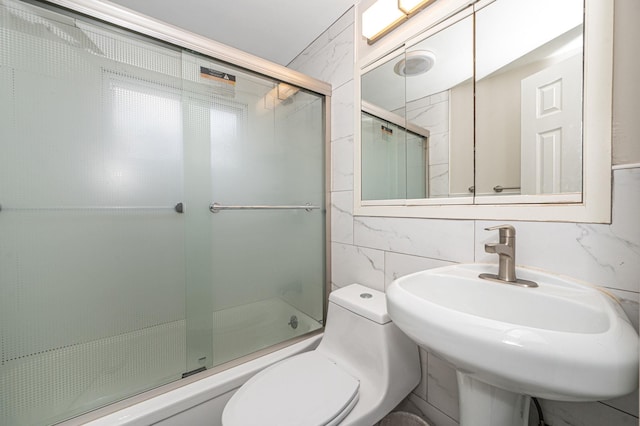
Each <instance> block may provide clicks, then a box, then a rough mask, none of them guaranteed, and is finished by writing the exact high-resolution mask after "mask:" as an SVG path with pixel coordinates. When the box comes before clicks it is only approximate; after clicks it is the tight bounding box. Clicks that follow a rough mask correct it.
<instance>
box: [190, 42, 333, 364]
mask: <svg viewBox="0 0 640 426" xmlns="http://www.w3.org/2000/svg"><path fill="white" fill-rule="evenodd" d="M212 74H213V75H217V76H226V77H227V78H228V79H227V80H225V79H224V78H217V79H216V78H214V79H212V78H211V75H212ZM184 75H185V79H188V78H189V77H188V76H190V75H194V76H196V77H197V79H198V80H199V84H200V85H208V86H209V91H210V93H211V96H209V97H205V98H199V99H198V100H197V101H195V100H192V101H190V105H191V108H192V111H193V112H194V114H193V116H194V117H196V116H198V117H199V118H198V119H199V120H201V121H202V120H204V119H205V118H208V120H209V123H210V126H209V129H208V133H207V134H206V135H205V134H203V133H200V134H199V135H198V139H199V140H200V142H199V143H198V144H197V145H194V147H195V148H194V149H196V150H199V151H200V152H201V156H194V158H199V159H200V161H202V156H203V155H208V158H209V159H210V169H209V170H207V172H208V173H209V175H208V181H207V182H206V183H205V182H202V181H200V180H199V183H198V185H199V188H200V189H199V191H202V192H205V191H209V193H208V200H209V203H210V204H213V203H215V206H214V208H213V209H212V210H213V212H212V211H207V212H206V214H207V215H208V216H207V217H206V219H205V218H202V217H201V218H199V219H198V220H200V221H202V223H201V226H198V228H199V229H207V231H206V233H207V234H206V235H207V237H208V238H210V248H211V258H210V262H209V263H208V264H207V267H208V268H209V270H208V271H205V270H203V271H202V276H203V277H204V276H207V275H209V276H210V277H211V281H210V282H207V283H201V284H196V285H195V286H191V285H190V286H189V288H188V291H189V292H191V291H194V289H196V288H198V289H199V290H197V291H198V292H199V294H200V296H202V295H204V297H205V298H208V297H211V299H207V301H203V300H202V298H201V297H200V298H198V297H195V296H194V297H193V299H191V297H190V296H189V295H187V299H188V300H191V301H192V303H191V304H189V303H188V305H187V322H188V328H189V329H191V328H190V326H189V319H190V318H193V321H194V323H198V324H200V326H194V327H193V333H191V334H189V335H190V336H191V335H192V336H197V335H198V329H200V330H202V329H203V326H204V324H206V322H207V317H206V314H208V315H209V316H210V317H209V318H210V320H211V321H212V327H213V332H212V334H211V339H212V341H211V344H212V348H213V353H212V360H211V361H209V360H208V359H207V361H204V360H203V357H205V356H207V357H208V355H207V354H206V353H205V351H206V347H207V345H208V344H209V343H208V342H209V337H208V336H202V335H201V336H200V340H198V341H195V340H194V341H190V342H189V343H188V347H189V348H190V350H193V351H194V352H193V355H189V360H190V361H189V362H190V367H193V368H197V367H198V365H197V364H192V360H193V359H196V358H197V359H200V360H201V363H202V365H206V366H207V367H208V366H211V365H218V364H221V363H224V362H226V361H229V360H231V359H234V358H238V357H240V356H244V355H247V354H249V353H252V352H255V351H257V350H259V349H262V348H266V347H268V346H272V345H274V344H277V343H281V342H283V341H285V340H288V339H290V338H293V337H296V336H298V335H302V334H305V333H307V332H309V331H312V330H315V329H318V328H320V327H321V326H322V320H323V317H322V315H323V300H324V296H323V295H324V280H325V256H324V253H325V237H324V235H325V229H324V223H325V213H324V104H323V98H322V97H320V96H318V95H315V94H311V93H307V92H304V91H301V90H299V89H297V88H294V87H292V86H288V85H285V84H282V83H278V82H274V81H272V80H269V79H266V78H264V77H262V76H256V75H253V74H250V73H247V72H245V71H241V70H239V69H236V68H233V67H229V66H227V65H223V64H220V63H216V62H213V61H211V60H209V59H207V58H203V57H198V56H195V55H186V54H185V71H184ZM196 110H199V113H196V112H195V111H196ZM205 136H206V138H207V140H206V145H205V143H204V137H205ZM192 142H193V141H191V142H187V144H189V143H192ZM203 171H204V169H203ZM194 184H195V182H194ZM186 186H187V187H189V186H190V185H189V182H186ZM190 191H191V190H190ZM307 204H308V205H309V206H306V205H307ZM217 206H219V207H220V209H219V210H218V209H217V208H215V207H217ZM298 206H300V207H299V208H298ZM302 206H304V207H302ZM285 207H286V208H285ZM306 207H308V208H306ZM198 214H199V215H201V213H198ZM205 220H206V222H205ZM203 235H204V234H203ZM209 301H210V302H209ZM207 303H211V306H210V309H209V307H208V306H206V305H207ZM190 307H191V308H192V309H190ZM198 348H199V349H198ZM199 350H200V352H198V351H199Z"/></svg>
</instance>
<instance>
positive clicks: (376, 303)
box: [329, 284, 391, 324]
mask: <svg viewBox="0 0 640 426" xmlns="http://www.w3.org/2000/svg"><path fill="white" fill-rule="evenodd" d="M329 302H333V303H335V304H336V305H339V306H342V307H343V308H345V309H348V310H350V311H351V312H354V313H356V314H358V315H361V316H363V317H365V318H367V319H369V320H371V321H375V322H377V323H378V324H386V323H388V322H391V318H390V317H389V314H388V313H387V299H386V297H385V295H384V293H382V292H381V291H378V290H374V289H371V288H369V287H365V286H363V285H360V284H351V285H348V286H346V287H342V288H340V289H338V290H335V291H332V292H331V294H329Z"/></svg>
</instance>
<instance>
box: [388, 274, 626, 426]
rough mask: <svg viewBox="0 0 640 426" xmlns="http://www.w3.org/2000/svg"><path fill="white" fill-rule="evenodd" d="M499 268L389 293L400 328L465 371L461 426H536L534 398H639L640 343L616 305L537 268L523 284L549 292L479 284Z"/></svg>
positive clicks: (407, 283)
mask: <svg viewBox="0 0 640 426" xmlns="http://www.w3.org/2000/svg"><path fill="white" fill-rule="evenodd" d="M496 269H497V266H496V265H484V264H467V265H454V266H448V267H444V268H437V269H431V270H427V271H422V272H418V273H415V274H411V275H407V276H405V277H402V278H399V279H397V280H396V281H394V282H393V283H392V284H391V285H390V287H389V288H388V290H387V309H388V311H389V315H390V316H391V318H392V319H393V321H394V323H395V324H396V325H397V326H398V327H400V329H401V330H403V331H404V332H405V333H406V334H407V335H408V336H409V337H411V338H412V339H413V340H415V341H416V342H417V343H418V344H419V345H420V346H422V347H424V348H425V349H427V350H429V351H431V352H433V353H435V354H437V355H439V356H441V357H443V358H444V359H446V360H448V361H449V362H450V363H451V364H453V365H454V366H455V367H456V370H457V376H458V385H459V391H460V392H459V393H460V425H461V426H471V425H473V426H481V425H486V426H516V425H518V426H520V425H522V426H526V425H527V424H528V413H529V399H530V397H531V396H535V397H541V398H546V399H554V400H561V401H597V400H604V399H610V398H615V397H619V396H622V395H625V394H628V393H630V392H632V391H633V390H635V388H636V387H637V386H638V334H637V333H636V331H635V330H634V328H633V326H632V325H631V323H630V322H629V320H628V318H627V317H626V315H625V314H624V312H623V311H622V308H621V307H620V305H619V304H618V302H617V301H616V300H615V298H614V297H613V296H611V295H609V294H607V293H605V292H603V291H601V290H600V289H598V288H596V287H593V286H590V285H588V284H586V283H582V282H579V281H576V280H572V279H569V278H566V277H560V276H555V275H552V274H548V273H544V272H541V271H537V270H534V269H528V268H517V269H516V272H517V275H518V277H519V278H523V279H526V280H531V281H535V282H537V283H538V285H539V287H537V288H524V287H518V286H514V285H510V284H506V283H497V282H492V281H487V280H483V279H479V278H478V275H479V274H481V273H491V272H495V270H496Z"/></svg>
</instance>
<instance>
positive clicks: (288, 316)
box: [0, 299, 320, 425]
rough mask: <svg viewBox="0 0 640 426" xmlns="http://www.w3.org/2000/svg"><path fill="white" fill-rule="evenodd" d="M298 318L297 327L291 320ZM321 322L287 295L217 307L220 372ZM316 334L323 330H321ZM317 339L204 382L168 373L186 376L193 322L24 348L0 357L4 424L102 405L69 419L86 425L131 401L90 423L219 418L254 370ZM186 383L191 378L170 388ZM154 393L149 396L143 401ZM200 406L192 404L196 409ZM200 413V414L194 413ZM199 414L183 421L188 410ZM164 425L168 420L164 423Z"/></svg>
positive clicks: (47, 419) (41, 420) (209, 421)
mask: <svg viewBox="0 0 640 426" xmlns="http://www.w3.org/2000/svg"><path fill="white" fill-rule="evenodd" d="M293 318H295V324H294V325H295V327H294V326H293V325H292V323H293V322H294V321H293ZM319 327H320V324H319V323H318V322H317V321H316V320H314V319H313V318H311V317H309V316H307V315H306V314H304V313H303V312H301V311H299V310H297V309H296V308H294V307H293V306H291V305H289V304H288V303H286V302H284V301H282V300H280V299H268V300H263V301H258V302H253V303H250V304H247V305H242V306H236V307H232V308H227V309H223V310H219V311H216V312H214V313H213V330H212V331H213V336H212V341H213V348H212V349H213V350H212V352H211V356H212V357H213V359H212V361H211V363H212V364H213V365H214V366H220V367H214V370H211V372H215V371H217V370H223V366H222V364H223V363H227V362H229V361H231V362H235V363H239V362H238V361H232V360H235V359H238V358H239V357H242V356H244V355H246V354H249V353H252V352H255V351H260V350H262V349H264V348H267V347H269V346H271V345H273V344H274V343H277V342H284V341H287V340H290V339H296V338H299V336H302V335H304V334H306V333H309V332H311V331H313V330H316V329H318V328H319ZM316 336H317V335H316ZM318 340H319V339H318V338H317V337H314V338H311V339H307V340H306V341H304V342H302V343H297V344H295V345H294V346H291V347H287V348H285V349H282V350H280V351H278V352H277V353H273V354H269V355H265V356H263V357H261V358H260V359H256V360H253V361H249V362H247V363H246V364H244V365H241V366H239V367H234V368H232V369H230V370H228V371H221V372H220V373H217V374H215V375H213V376H210V377H206V378H204V379H202V380H201V381H200V382H197V383H190V381H195V380H196V379H197V377H196V376H194V377H191V378H188V379H182V380H179V381H178V382H173V383H170V384H169V385H164V384H165V383H167V379H166V378H167V376H168V373H167V372H169V374H171V375H172V377H176V376H177V377H179V374H181V373H182V372H184V369H185V366H186V359H187V346H186V343H187V340H186V321H185V320H178V321H172V322H169V323H165V324H158V325H155V326H152V327H147V328H144V329H141V330H135V331H131V332H128V333H123V334H119V335H115V336H110V337H105V338H102V339H97V340H94V341H90V342H85V343H79V344H74V345H69V346H64V347H60V348H55V349H51V350H46V351H41V352H38V353H33V354H23V355H21V356H16V357H13V358H12V359H8V360H5V359H3V360H2V361H3V362H2V363H0V389H10V390H11V391H10V392H0V424H2V425H4V424H7V425H10V424H50V423H55V422H56V421H60V418H61V417H63V416H65V417H69V416H72V415H74V414H76V415H79V414H81V413H83V412H86V411H88V410H89V409H91V408H94V407H95V408H97V410H96V411H94V412H91V413H89V414H87V415H84V416H81V417H77V418H75V419H71V420H69V421H67V422H65V423H62V424H65V425H78V424H85V423H86V422H87V419H92V420H93V419H95V418H96V417H97V416H99V415H103V414H104V413H108V412H110V411H113V410H114V409H119V408H123V407H126V406H127V405H131V404H135V403H137V404H136V405H134V406H132V407H130V408H127V409H124V410H120V411H119V412H118V413H116V414H113V415H108V416H106V417H105V418H104V419H100V420H98V421H95V422H93V423H90V424H96V425H148V424H151V423H156V422H159V421H162V420H164V419H169V418H171V419H173V417H172V416H175V415H177V414H178V413H181V412H185V413H184V414H180V415H179V416H178V417H177V418H178V419H179V420H177V421H176V422H175V423H171V422H173V421H174V420H167V421H168V422H169V423H166V424H190V425H191V424H194V425H198V424H203V425H205V424H206V425H216V424H220V423H219V422H220V415H221V414H222V408H223V407H224V404H225V403H226V401H227V400H228V399H229V397H230V396H231V393H232V392H233V391H234V390H235V389H236V388H238V387H239V386H240V385H241V384H242V383H244V382H245V381H246V380H247V379H248V378H249V377H251V375H253V374H255V373H256V372H257V371H259V370H261V369H262V368H264V367H266V366H267V365H270V364H272V363H274V362H276V361H277V360H279V359H283V358H285V357H288V356H291V355H292V354H295V353H299V352H303V351H307V350H311V349H313V348H314V347H315V346H317V344H318ZM180 383H190V384H187V385H185V386H183V387H181V388H178V389H176V390H171V391H169V392H168V393H167V394H162V395H159V394H160V393H161V392H162V391H164V390H167V389H173V388H175V387H176V385H178V384H180ZM155 386H162V387H160V388H156V389H155V390H151V391H149V392H147V393H146V394H144V395H138V396H136V397H133V398H132V399H129V400H125V401H121V402H117V403H116V404H114V405H112V406H107V407H105V408H99V407H101V406H103V407H104V406H105V404H108V403H109V402H111V401H112V400H113V395H127V394H129V395H131V394H135V393H136V392H140V391H142V390H145V389H151V388H153V387H155ZM149 395H153V396H154V397H153V398H151V399H150V400H149V401H144V398H147V397H148V396H149ZM192 408H193V410H190V409H192ZM194 413H196V414H194ZM192 415H197V416H199V419H200V420H193V419H190V420H189V421H186V420H182V418H183V417H184V416H192ZM163 424H164V423H163Z"/></svg>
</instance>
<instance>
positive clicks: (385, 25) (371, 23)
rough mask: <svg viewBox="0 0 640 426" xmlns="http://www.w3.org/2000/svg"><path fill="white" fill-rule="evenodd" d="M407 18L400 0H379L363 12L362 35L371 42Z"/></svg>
mask: <svg viewBox="0 0 640 426" xmlns="http://www.w3.org/2000/svg"><path fill="white" fill-rule="evenodd" d="M406 20H407V15H406V14H405V13H404V12H403V11H401V10H400V9H398V0H377V1H376V2H375V3H374V4H372V5H371V6H370V7H369V8H368V9H367V10H365V11H364V13H363V14H362V35H363V36H365V37H366V38H367V40H368V42H369V44H371V43H373V42H374V41H376V40H378V39H379V38H380V37H382V36H383V35H385V34H386V33H388V32H389V31H391V30H392V29H394V28H395V27H397V26H398V25H400V24H401V23H403V22H404V21H406Z"/></svg>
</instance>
